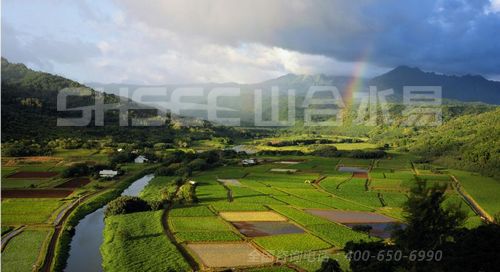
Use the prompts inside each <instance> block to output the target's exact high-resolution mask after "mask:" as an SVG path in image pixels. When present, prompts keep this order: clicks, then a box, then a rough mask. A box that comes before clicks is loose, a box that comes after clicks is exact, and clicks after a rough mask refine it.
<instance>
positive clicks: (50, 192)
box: [2, 143, 498, 271]
mask: <svg viewBox="0 0 500 272" xmlns="http://www.w3.org/2000/svg"><path fill="white" fill-rule="evenodd" d="M364 144H365V143H352V145H356V147H354V146H351V147H347V146H345V147H344V148H345V149H346V150H353V149H356V148H358V146H359V145H364ZM343 145H349V143H343ZM294 147H296V146H294ZM310 147H311V146H310ZM273 148H275V147H273ZM281 150H283V149H282V148H281ZM285 150H286V148H285ZM56 154H57V155H58V156H59V157H58V159H57V160H58V161H59V162H54V161H53V160H50V161H49V162H47V161H44V162H43V163H41V164H31V163H30V164H29V165H26V164H24V161H22V160H21V161H18V162H17V163H16V164H15V166H5V167H3V168H5V173H3V174H2V175H3V179H4V180H6V182H7V187H6V188H4V189H3V193H4V195H5V196H7V198H4V199H3V200H2V218H3V224H5V225H6V227H5V230H6V231H8V230H9V229H8V228H7V227H8V226H12V227H16V226H21V225H28V226H39V227H42V228H43V230H38V229H37V230H33V229H27V230H25V231H23V232H21V234H20V235H18V236H16V237H15V238H14V239H12V241H10V243H9V245H8V247H7V251H6V256H7V257H5V258H10V257H8V256H10V255H9V253H8V252H9V251H8V250H9V247H11V248H16V247H17V246H16V244H17V243H20V242H19V241H21V242H22V241H23V237H25V236H23V235H28V236H33V235H34V236H36V237H34V238H33V239H35V240H36V241H38V242H37V245H33V246H34V247H41V246H42V243H43V241H47V240H46V239H47V237H50V233H51V232H50V231H51V224H52V223H53V222H54V221H55V220H56V217H57V216H58V214H59V213H60V212H61V211H64V210H65V208H66V207H68V206H69V205H70V203H72V202H74V201H75V199H77V196H78V195H85V194H90V193H100V192H105V191H109V190H110V189H113V188H117V187H120V188H125V186H124V185H123V184H121V183H120V180H122V179H127V178H129V177H133V176H134V174H135V173H138V172H140V171H142V170H143V169H144V168H145V166H144V165H138V164H124V165H122V166H121V169H123V170H124V171H125V174H124V176H123V177H121V178H120V179H118V180H112V181H102V180H96V178H95V177H91V176H84V177H75V178H63V177H61V173H62V172H63V171H64V170H65V169H67V168H68V167H69V166H68V165H71V164H72V163H75V162H78V161H79V160H81V159H82V158H83V156H85V155H89V156H90V158H91V159H92V160H95V161H96V162H97V161H103V154H104V153H102V152H101V151H96V150H90V151H84V150H76V151H75V152H71V151H63V150H60V151H58V152H57V153H56ZM256 158H257V159H258V160H259V163H258V164H257V165H254V166H250V167H248V166H241V165H239V164H238V163H231V164H229V165H222V166H217V167H212V168H209V169H204V170H198V171H194V172H193V173H192V175H191V176H190V177H189V180H191V181H193V182H194V183H195V184H196V186H195V192H194V194H195V196H196V199H197V201H196V202H193V203H191V202H186V200H185V199H182V196H181V192H180V190H179V188H180V187H181V185H179V180H182V175H181V174H174V175H170V176H162V175H157V176H155V177H154V178H153V179H152V180H151V181H149V183H148V184H147V185H146V186H145V187H144V189H143V190H142V191H141V192H139V194H138V195H139V197H140V198H141V199H144V200H145V201H148V202H150V203H152V202H155V201H156V202H159V201H165V199H167V198H168V199H169V200H168V201H167V202H164V205H163V206H162V207H160V210H158V211H144V212H135V213H131V214H121V215H112V216H108V217H107V218H106V219H105V226H104V232H103V237H104V242H103V243H102V245H101V253H102V258H103V261H102V265H103V267H104V269H105V270H106V271H124V270H127V271H142V270H145V269H149V270H154V269H160V270H165V271H166V270H169V269H170V270H189V269H190V267H193V262H195V263H196V264H197V266H198V267H199V268H200V269H202V270H203V269H208V270H209V269H216V270H217V269H225V268H228V267H241V268H242V269H243V268H244V269H247V270H248V271H254V270H255V271H288V269H289V268H285V267H283V266H278V267H273V268H271V267H270V266H269V265H270V264H272V263H273V262H274V261H276V260H283V258H284V259H285V260H288V261H286V262H287V263H289V264H290V265H292V266H295V267H300V268H302V269H305V270H307V271H314V269H317V268H318V267H319V266H320V264H321V260H315V261H314V262H309V261H307V260H301V259H300V256H301V254H326V255H325V256H329V257H330V258H334V259H337V260H338V261H339V263H340V264H341V266H342V267H344V268H345V267H347V266H348V264H347V261H346V259H345V256H344V254H343V253H342V251H341V250H342V249H343V248H344V246H345V245H346V243H348V242H350V241H361V240H363V241H381V240H382V239H383V238H379V237H376V235H375V236H373V235H369V233H366V232H362V231H358V230H355V229H353V226H352V224H353V222H354V221H346V222H344V221H342V220H340V221H339V220H336V219H334V218H329V217H328V216H324V215H322V213H325V214H328V213H330V212H332V211H349V212H354V213H353V214H356V213H358V214H362V212H363V213H370V214H373V215H384V216H385V217H384V218H388V219H387V220H389V221H390V222H403V220H404V217H403V215H404V214H403V213H402V206H403V204H404V202H405V201H406V199H407V197H408V193H409V191H410V189H411V188H412V186H414V185H415V184H416V180H417V178H418V179H421V180H427V182H428V183H430V184H443V185H447V186H448V189H447V192H446V194H447V196H448V200H447V201H446V203H445V204H446V205H448V204H450V203H462V204H463V205H462V208H463V209H465V210H466V211H467V216H468V219H467V222H466V226H467V227H468V228H472V227H476V226H478V225H480V224H481V221H480V219H479V217H478V216H477V215H476V214H475V213H474V212H473V211H472V210H471V209H470V208H469V207H468V206H467V205H465V204H464V203H465V202H464V200H463V199H462V198H461V197H460V195H459V194H458V193H457V192H456V191H455V190H454V189H453V187H452V186H451V184H452V179H451V178H450V175H454V176H455V177H457V179H459V181H460V183H461V184H462V186H463V188H464V189H465V190H467V192H468V193H469V194H470V195H472V196H473V197H474V198H475V199H477V201H478V203H479V204H480V205H482V206H484V208H485V209H486V210H488V211H489V212H491V213H494V212H495V209H497V208H498V206H497V204H498V203H496V199H495V196H496V195H495V196H494V195H493V193H491V192H492V191H493V192H495V190H497V188H496V187H495V186H496V185H497V182H496V180H494V179H490V178H486V177H481V178H480V179H478V177H480V176H476V175H475V174H472V173H470V172H463V171H456V170H441V171H440V172H431V171H427V170H426V169H424V168H426V167H424V166H422V165H420V164H412V160H413V159H414V157H412V156H410V155H407V154H405V153H396V152H394V153H389V156H388V157H387V158H383V159H360V158H350V157H334V158H327V157H318V156H313V155H304V156H296V155H294V156H289V155H287V156H273V155H258V156H256ZM61 162H67V163H68V164H66V163H61ZM273 169H283V171H273ZM29 171H32V172H33V173H34V174H32V175H41V174H39V173H49V172H51V173H57V174H55V175H53V174H51V175H47V176H46V177H45V176H44V177H43V178H40V177H39V178H37V179H31V178H30V175H31V174H25V173H26V172H29ZM349 171H354V172H349ZM356 171H366V172H356ZM16 173H21V174H18V175H21V177H19V178H16V176H15V174H16ZM37 173H38V174H37ZM13 175H14V176H13ZM26 175H27V176H28V179H26V178H27V177H26ZM43 175H45V174H43ZM477 182H481V183H482V184H483V185H484V186H489V187H488V188H489V190H488V189H484V188H478V187H477V186H475V183H477ZM32 184H34V186H33V185H32ZM492 188H493V189H492ZM16 194H17V195H16ZM104 195H106V194H104ZM90 199H91V200H92V201H95V200H93V199H100V198H99V197H98V198H90ZM169 201H173V202H172V203H170V202H169ZM165 203H167V204H168V203H170V204H171V205H168V207H167V205H166V204H165ZM85 209H86V208H85ZM165 209H167V210H168V212H167V211H166V210H165ZM312 211H317V212H312ZM164 212H167V216H166V217H163V213H164ZM358 219H359V220H358V221H359V223H360V224H368V223H373V224H378V223H374V222H372V221H370V219H369V218H365V217H363V216H361V217H359V218H358ZM162 220H166V221H163V222H162ZM358 221H356V222H358ZM389 221H388V222H389ZM356 222H355V223H356ZM377 222H378V221H377ZM384 222H385V221H384ZM374 226H375V225H374ZM164 228H166V229H164ZM40 233H43V235H44V239H43V241H42V240H41V238H40V237H41V234H40ZM167 233H170V235H167ZM374 233H376V232H374ZM37 235H38V236H37ZM37 237H38V238H37ZM386 237H387V236H385V237H384V238H386ZM37 239H38V240H37ZM16 241H18V242H17V243H16ZM42 252H43V251H42ZM331 252H339V253H331ZM250 253H252V254H255V255H256V256H254V257H259V258H260V260H261V261H262V262H259V263H255V262H253V261H252V260H249V259H247V258H246V257H245V256H247V255H248V254H250ZM31 254H32V255H30V256H28V257H29V258H31V259H33V258H34V259H35V261H36V260H38V259H37V258H39V257H38V255H37V256H35V255H34V253H31ZM224 254H233V259H231V262H229V261H228V260H229V259H228V260H225V259H224V258H223V257H222V256H223V255H224ZM186 256H190V257H189V258H187V257H186ZM28 257H26V258H28ZM23 258H24V257H23ZM297 258H298V259H297ZM15 261H16V260H14V259H7V262H5V267H6V268H5V269H6V271H9V268H8V267H7V266H11V265H12V264H13V263H14V262H15ZM35 261H33V262H35ZM30 262H31V261H30ZM252 267H260V268H252ZM252 269H253V270H252ZM259 269H260V270H259Z"/></svg>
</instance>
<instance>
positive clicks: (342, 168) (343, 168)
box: [338, 166, 368, 173]
mask: <svg viewBox="0 0 500 272" xmlns="http://www.w3.org/2000/svg"><path fill="white" fill-rule="evenodd" d="M338 171H339V172H349V173H368V169H366V168H362V167H355V166H339V168H338Z"/></svg>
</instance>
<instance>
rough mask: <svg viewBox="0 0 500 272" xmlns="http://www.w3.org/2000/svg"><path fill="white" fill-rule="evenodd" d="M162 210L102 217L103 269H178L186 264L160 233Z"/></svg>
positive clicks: (183, 268) (184, 267) (182, 268)
mask: <svg viewBox="0 0 500 272" xmlns="http://www.w3.org/2000/svg"><path fill="white" fill-rule="evenodd" d="M161 214H162V211H157V212H139V213H133V214H126V215H116V216H111V217H108V218H106V227H105V229H104V243H103V245H102V246H101V252H102V256H103V267H104V269H105V270H106V271H182V270H188V269H189V265H188V264H187V263H186V261H184V259H183V257H182V255H180V253H179V252H178V251H177V249H176V248H175V246H174V245H173V244H172V243H171V242H170V241H169V240H168V238H167V236H166V235H165V234H164V233H163V229H162V226H161Z"/></svg>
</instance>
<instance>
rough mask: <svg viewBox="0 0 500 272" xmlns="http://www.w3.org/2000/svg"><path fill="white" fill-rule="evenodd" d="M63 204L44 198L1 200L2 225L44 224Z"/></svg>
mask: <svg viewBox="0 0 500 272" xmlns="http://www.w3.org/2000/svg"><path fill="white" fill-rule="evenodd" d="M63 204H64V202H63V201H61V200H57V199H55V200H54V199H44V198H10V199H2V224H5V225H22V224H41V223H46V222H47V221H48V220H49V219H50V218H51V216H52V215H53V213H54V212H55V211H56V210H57V209H59V207H61V205H63Z"/></svg>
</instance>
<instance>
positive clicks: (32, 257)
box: [2, 229, 49, 272]
mask: <svg viewBox="0 0 500 272" xmlns="http://www.w3.org/2000/svg"><path fill="white" fill-rule="evenodd" d="M48 234H49V231H48V230H31V229H28V230H24V231H23V232H21V234H19V235H17V236H15V237H14V238H12V240H10V242H9V243H8V244H7V246H6V247H5V250H4V252H2V271H5V272H8V271H19V272H24V271H32V269H33V265H35V264H37V260H38V256H39V254H40V251H41V250H42V246H43V243H44V241H45V240H46V239H47V236H48Z"/></svg>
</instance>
